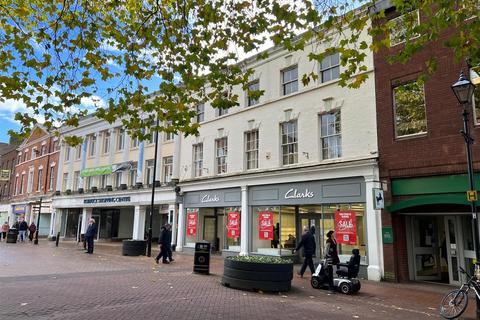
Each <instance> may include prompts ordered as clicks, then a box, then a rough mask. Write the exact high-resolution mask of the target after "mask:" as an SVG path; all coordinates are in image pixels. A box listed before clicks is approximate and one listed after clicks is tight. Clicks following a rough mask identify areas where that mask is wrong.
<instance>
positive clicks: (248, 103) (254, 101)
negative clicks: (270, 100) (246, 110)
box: [245, 79, 260, 107]
mask: <svg viewBox="0 0 480 320" xmlns="http://www.w3.org/2000/svg"><path fill="white" fill-rule="evenodd" d="M253 86H256V87H258V88H252V87H253ZM248 89H249V90H250V91H258V90H260V79H256V80H253V81H252V82H250V83H249V84H248ZM245 96H246V104H245V105H246V106H247V107H253V106H254V105H257V104H259V103H260V99H254V98H251V97H249V96H248V91H247V92H245Z"/></svg>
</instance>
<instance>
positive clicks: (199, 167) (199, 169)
mask: <svg viewBox="0 0 480 320" xmlns="http://www.w3.org/2000/svg"><path fill="white" fill-rule="evenodd" d="M197 155H200V157H199V158H198V157H197ZM192 156H193V159H192V163H193V177H194V178H196V177H201V176H203V142H200V143H196V144H194V145H192Z"/></svg>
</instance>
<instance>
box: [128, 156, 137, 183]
mask: <svg viewBox="0 0 480 320" xmlns="http://www.w3.org/2000/svg"><path fill="white" fill-rule="evenodd" d="M136 184H137V163H136V162H134V163H133V164H132V166H131V167H130V171H129V172H128V185H129V186H131V187H133V186H135V185H136Z"/></svg>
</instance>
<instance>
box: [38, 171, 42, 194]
mask: <svg viewBox="0 0 480 320" xmlns="http://www.w3.org/2000/svg"><path fill="white" fill-rule="evenodd" d="M42 189H43V169H38V176H37V191H40V190H42Z"/></svg>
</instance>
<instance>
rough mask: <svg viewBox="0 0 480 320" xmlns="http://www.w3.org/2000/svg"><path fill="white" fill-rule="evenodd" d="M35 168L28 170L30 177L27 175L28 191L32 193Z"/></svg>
mask: <svg viewBox="0 0 480 320" xmlns="http://www.w3.org/2000/svg"><path fill="white" fill-rule="evenodd" d="M33 173H34V171H33V169H31V170H29V171H28V177H27V179H28V180H27V193H31V192H32V190H33Z"/></svg>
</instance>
